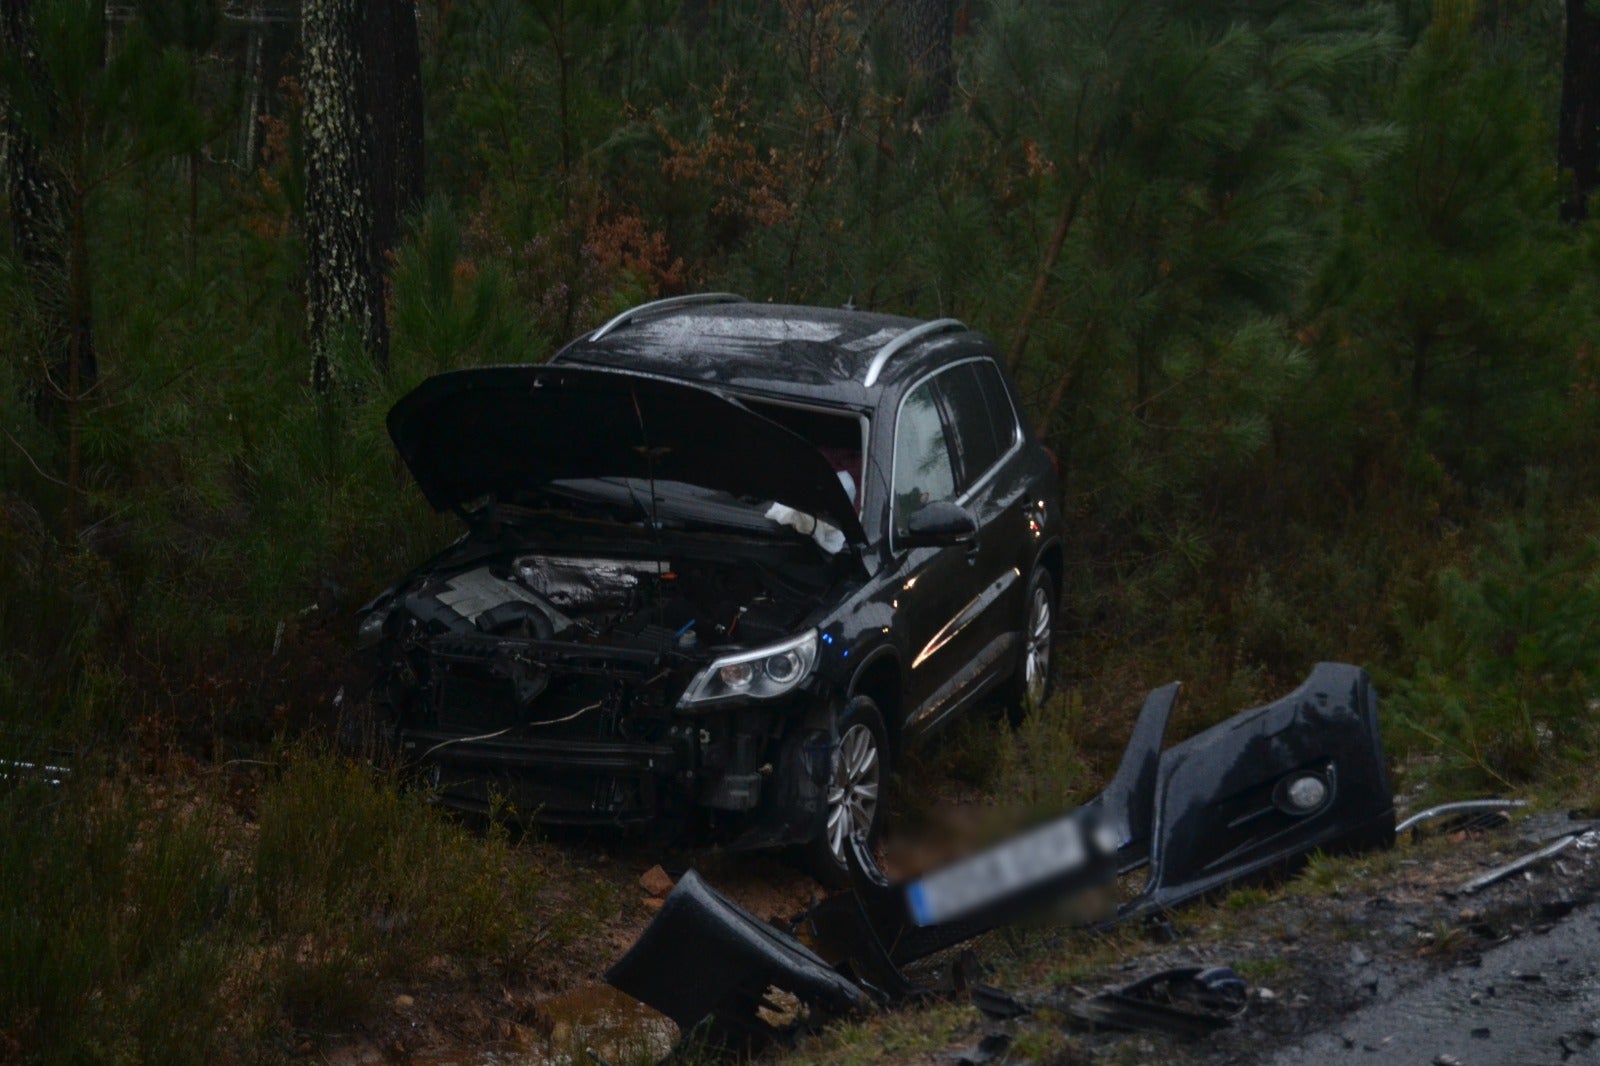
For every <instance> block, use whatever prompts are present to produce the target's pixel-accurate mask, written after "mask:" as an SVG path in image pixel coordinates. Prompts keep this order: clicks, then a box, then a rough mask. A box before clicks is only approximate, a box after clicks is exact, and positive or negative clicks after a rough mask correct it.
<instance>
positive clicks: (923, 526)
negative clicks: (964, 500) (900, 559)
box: [899, 500, 978, 548]
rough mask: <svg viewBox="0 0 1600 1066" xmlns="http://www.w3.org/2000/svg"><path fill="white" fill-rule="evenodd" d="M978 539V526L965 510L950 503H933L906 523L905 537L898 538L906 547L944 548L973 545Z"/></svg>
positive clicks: (941, 501)
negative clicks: (956, 545)
mask: <svg viewBox="0 0 1600 1066" xmlns="http://www.w3.org/2000/svg"><path fill="white" fill-rule="evenodd" d="M977 539H978V523H977V520H976V519H974V518H973V517H972V514H971V513H970V512H969V511H968V510H967V509H966V508H965V507H957V506H956V505H955V504H953V503H951V502H950V501H948V500H940V501H938V502H937V503H930V504H927V505H926V506H924V507H922V508H920V509H918V510H917V512H916V513H915V514H913V515H912V516H911V517H910V518H909V519H907V520H906V531H905V535H904V536H902V537H900V538H899V541H900V543H901V544H902V545H904V546H905V547H907V548H943V547H946V546H948V545H952V544H973V543H975V542H976V541H977Z"/></svg>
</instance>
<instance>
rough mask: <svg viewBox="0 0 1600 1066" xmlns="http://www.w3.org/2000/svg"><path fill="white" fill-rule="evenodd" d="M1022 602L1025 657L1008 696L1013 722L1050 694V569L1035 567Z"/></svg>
mask: <svg viewBox="0 0 1600 1066" xmlns="http://www.w3.org/2000/svg"><path fill="white" fill-rule="evenodd" d="M1023 603H1024V605H1025V606H1024V615H1023V622H1022V661H1021V662H1019V663H1017V672H1016V675H1015V676H1014V677H1013V678H1012V681H1011V691H1010V692H1009V693H1008V698H1007V700H1006V703H1007V704H1008V707H1007V709H1008V710H1009V712H1010V715H1011V722H1012V724H1013V725H1015V724H1017V723H1019V722H1021V721H1022V719H1023V717H1024V716H1025V715H1026V714H1027V713H1028V710H1029V709H1030V708H1034V707H1039V706H1041V705H1042V704H1043V703H1044V701H1045V699H1046V698H1048V697H1049V695H1050V682H1051V677H1050V653H1051V650H1052V647H1053V645H1054V642H1055V626H1056V586H1055V582H1054V581H1052V580H1051V579H1050V571H1048V570H1046V569H1045V568H1044V567H1042V566H1036V567H1034V570H1033V574H1032V576H1031V577H1030V578H1029V579H1028V594H1027V598H1026V599H1025V600H1024V601H1023Z"/></svg>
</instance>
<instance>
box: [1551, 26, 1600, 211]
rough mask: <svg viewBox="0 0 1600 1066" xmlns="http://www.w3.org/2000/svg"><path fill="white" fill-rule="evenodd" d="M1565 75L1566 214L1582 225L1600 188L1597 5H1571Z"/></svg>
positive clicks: (1562, 152)
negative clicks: (1592, 197) (1596, 191)
mask: <svg viewBox="0 0 1600 1066" xmlns="http://www.w3.org/2000/svg"><path fill="white" fill-rule="evenodd" d="M1562 72H1563V78H1562V82H1561V123H1560V130H1559V141H1558V151H1557V159H1558V162H1559V164H1560V166H1561V169H1562V170H1563V171H1564V172H1565V173H1566V175H1567V181H1568V186H1567V195H1566V199H1565V200H1564V201H1563V203H1562V206H1561V214H1562V217H1563V218H1565V219H1567V220H1568V221H1570V222H1578V221H1582V220H1583V219H1585V218H1587V217H1588V216H1589V197H1591V196H1593V195H1594V192H1595V190H1596V189H1597V188H1600V9H1597V8H1596V7H1595V5H1594V3H1593V0H1567V38H1566V59H1565V62H1564V64H1563V71H1562Z"/></svg>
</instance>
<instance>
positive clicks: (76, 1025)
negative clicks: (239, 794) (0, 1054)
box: [0, 781, 232, 1063]
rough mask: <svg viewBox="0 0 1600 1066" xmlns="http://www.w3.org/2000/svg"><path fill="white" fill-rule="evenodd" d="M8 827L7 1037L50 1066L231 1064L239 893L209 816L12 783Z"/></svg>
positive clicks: (2, 849)
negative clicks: (228, 1044)
mask: <svg viewBox="0 0 1600 1066" xmlns="http://www.w3.org/2000/svg"><path fill="white" fill-rule="evenodd" d="M0 824H3V825H4V826H5V827H6V831H5V832H4V833H0V954H3V955H4V957H5V960H6V964H5V966H4V967H0V1033H3V1034H5V1035H6V1037H8V1038H9V1039H10V1040H14V1041H17V1042H18V1043H19V1044H20V1045H21V1047H23V1048H26V1049H28V1051H29V1054H30V1056H32V1057H37V1059H38V1060H40V1061H57V1062H83V1061H95V1062H130V1063H131V1062H155V1061H160V1062H172V1063H208V1062H215V1061H217V1058H218V1057H219V1055H220V1053H221V1051H222V1047H223V1044H222V1040H223V1023H224V1021H225V1018H226V1014H225V1007H224V1001H223V1000H222V998H221V997H219V996H218V995H217V989H218V986H219V985H220V983H221V982H222V980H223V976H224V973H225V967H226V964H227V963H228V961H229V955H228V941H227V939H226V937H225V936H223V935H222V934H221V933H220V932H219V930H218V923H219V922H221V921H224V920H225V919H226V917H227V915H228V913H229V911H230V906H231V903H230V901H231V899H232V889H231V888H230V879H229V876H228V873H227V871H226V870H225V868H224V865H223V863H222V861H221V857H220V856H219V855H218V854H217V852H216V850H215V848H214V847H213V846H212V844H211V843H210V841H209V840H208V832H209V827H208V826H207V824H206V823H205V820H204V818H203V817H202V816H200V815H199V814H197V813H196V812H195V811H193V810H184V809H172V808H168V809H165V810H156V809H153V806H152V804H151V803H150V801H149V800H148V799H147V798H146V797H143V796H141V795H139V794H138V793H136V792H134V791H132V790H129V789H126V788H123V787H121V786H119V785H114V784H107V785H103V786H100V787H98V788H97V787H96V786H94V785H92V784H88V783H85V784H83V785H75V786H74V787H70V788H67V789H63V790H53V789H50V788H48V787H45V786H42V785H34V784H19V783H17V782H15V781H7V782H3V783H0Z"/></svg>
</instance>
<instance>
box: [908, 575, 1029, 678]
mask: <svg viewBox="0 0 1600 1066" xmlns="http://www.w3.org/2000/svg"><path fill="white" fill-rule="evenodd" d="M1017 577H1018V574H1017V568H1016V567H1014V566H1013V567H1011V568H1010V569H1009V570H1007V571H1006V572H1005V573H1003V574H1001V575H1000V576H999V577H997V578H995V579H994V580H993V581H991V582H989V585H988V587H987V588H985V589H983V590H982V591H981V592H979V593H978V594H977V595H976V596H974V597H972V599H970V600H968V601H967V604H966V606H965V607H962V608H961V610H959V611H957V612H956V615H955V617H954V618H952V619H950V621H948V622H946V623H945V624H944V626H943V628H941V629H940V630H939V632H937V633H935V634H934V635H933V639H932V640H930V641H928V643H927V644H926V645H924V646H923V648H922V650H921V651H919V652H918V653H917V657H916V658H915V659H913V660H912V661H911V669H913V670H915V669H916V668H917V667H919V666H921V665H922V664H923V663H925V662H927V661H928V659H930V658H932V657H933V655H934V654H936V653H937V652H938V651H939V649H940V648H943V647H944V646H945V645H946V644H948V643H950V642H951V641H952V640H954V639H955V638H956V636H957V635H958V634H960V632H961V631H962V630H963V629H965V628H967V626H969V625H971V624H972V623H973V622H974V621H975V620H976V619H977V617H978V616H979V615H980V614H982V613H983V612H984V611H986V610H988V609H989V606H990V604H992V603H994V602H995V601H996V600H998V599H999V598H1000V597H1001V596H1002V595H1003V594H1004V593H1005V591H1006V589H1008V588H1010V587H1011V585H1012V583H1013V582H1014V581H1016V580H1017Z"/></svg>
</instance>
